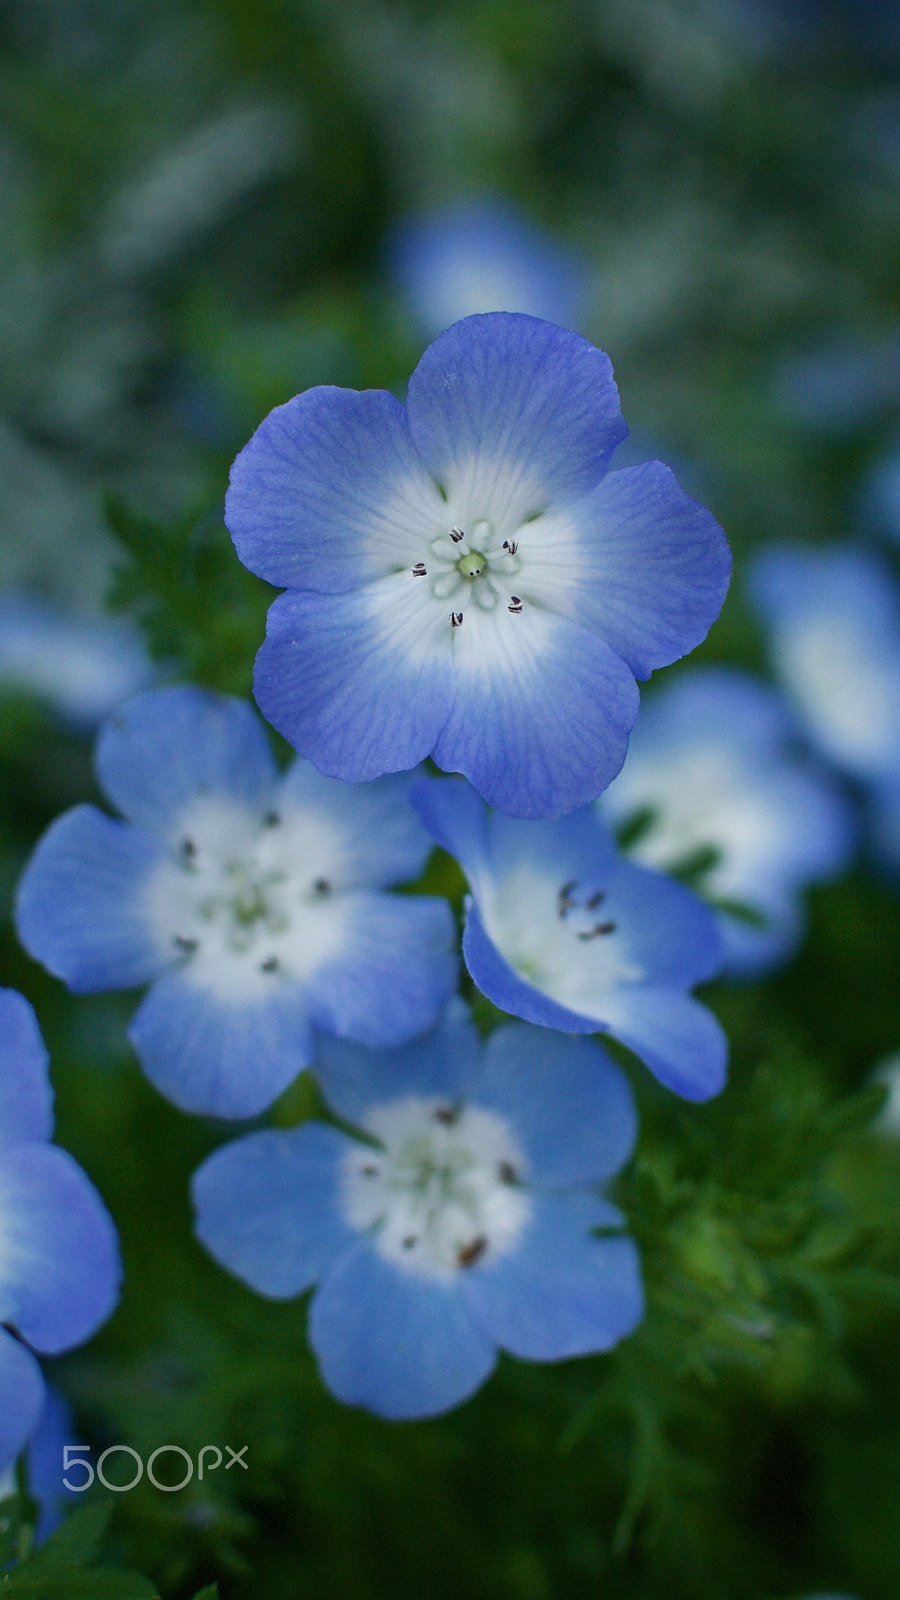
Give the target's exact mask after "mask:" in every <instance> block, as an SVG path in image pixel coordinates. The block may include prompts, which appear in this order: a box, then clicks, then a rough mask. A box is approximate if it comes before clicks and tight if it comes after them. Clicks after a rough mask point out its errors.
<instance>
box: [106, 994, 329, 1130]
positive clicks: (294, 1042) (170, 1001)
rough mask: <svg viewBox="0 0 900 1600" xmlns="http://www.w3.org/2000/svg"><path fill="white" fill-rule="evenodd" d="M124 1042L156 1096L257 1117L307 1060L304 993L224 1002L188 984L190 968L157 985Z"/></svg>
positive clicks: (185, 1106)
mask: <svg viewBox="0 0 900 1600" xmlns="http://www.w3.org/2000/svg"><path fill="white" fill-rule="evenodd" d="M273 983H274V984H278V983H279V979H278V977H277V975H275V976H274V977H273ZM128 1037H129V1039H130V1040H131V1043H132V1045H133V1046H134V1049H135V1051H136V1053H137V1055H138V1058H139V1060H140V1062H141V1065H142V1067H143V1068H144V1071H145V1072H146V1074H147V1077H148V1078H149V1079H150V1082H151V1083H153V1084H155V1085H156V1087H157V1089H158V1090H159V1091H160V1093H161V1094H164V1095H165V1096H166V1098H167V1099H168V1100H171V1101H173V1102H174V1104H175V1105H177V1106H180V1107H181V1109H182V1110H183V1111H199V1112H201V1113H204V1114H205V1115H207V1116H212V1117H255V1116H257V1115H258V1114H259V1112H261V1111H265V1110H266V1108H267V1107H268V1106H270V1105H271V1104H272V1101H273V1100H275V1099H277V1097H278V1095H280V1094H281V1092H282V1090H283V1089H286V1088H287V1086H288V1084H289V1083H292V1082H293V1080H294V1078H295V1077H296V1076H297V1074H298V1072H302V1071H303V1069H304V1067H307V1066H308V1065H309V1063H310V1061H311V1059H312V1031H311V1028H310V1023H309V1001H308V999H307V996H306V993H305V991H304V990H302V989H299V988H297V987H295V986H290V987H288V986H286V988H285V990H284V991H281V992H279V991H278V990H277V989H275V990H274V991H273V992H272V993H271V994H270V995H266V996H264V997H263V999H261V1000H254V1001H248V1002H243V1003H242V1002H241V1001H235V1002H234V1003H232V1004H229V1002H228V1001H226V1000H224V999H221V998H219V997H218V996H216V995H214V994H210V993H209V992H208V991H205V990H204V989H202V988H200V987H199V986H198V985H197V984H196V983H195V982H192V980H191V977H190V969H189V968H186V969H184V971H182V970H180V969H179V970H176V971H172V972H167V973H164V974H163V976H162V977H161V978H159V979H158V981H157V982H156V983H155V984H154V985H153V987H152V989H151V990H150V991H149V993H148V994H147V996H146V998H145V999H144V1001H143V1004H142V1005H141V1006H140V1008H139V1009H138V1011H137V1013H136V1014H135V1017H134V1019H133V1021H132V1023H131V1026H130V1028H129V1029H128Z"/></svg>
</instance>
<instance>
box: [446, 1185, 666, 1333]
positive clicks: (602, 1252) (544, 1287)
mask: <svg viewBox="0 0 900 1600" xmlns="http://www.w3.org/2000/svg"><path fill="white" fill-rule="evenodd" d="M531 1202H532V1206H533V1211H532V1216H531V1219H530V1223H529V1225H528V1228H527V1231H526V1232H523V1234H522V1235H521V1237H520V1238H519V1240H518V1243H517V1246H516V1248H515V1249H514V1250H510V1251H508V1252H507V1253H506V1254H501V1255H498V1256H496V1257H494V1258H493V1259H491V1258H488V1260H487V1261H486V1262H485V1264H484V1265H483V1266H480V1265H476V1266H475V1267H473V1268H472V1269H471V1270H470V1272H468V1273H467V1274H466V1276H465V1278H463V1279H462V1281H461V1290H460V1292H461V1296H462V1298H463V1300H464V1302H465V1304H466V1305H467V1306H468V1307H469V1308H470V1309H471V1311H472V1314H473V1316H475V1317H477V1318H478V1321H479V1322H480V1323H481V1325H482V1326H483V1327H484V1328H485V1330H486V1331H487V1333H488V1334H489V1335H490V1337H491V1338H492V1339H496V1341H497V1343H498V1344H499V1345H500V1346H501V1348H502V1349H504V1350H509V1351H510V1352H511V1353H512V1354H513V1355H515V1356H521V1357H522V1358H524V1359H525V1360H526V1361H563V1360H565V1359H566V1358H568V1357H569V1356H581V1355H589V1354H591V1353H593V1352H595V1351H600V1350H608V1349H609V1348H610V1347H611V1346H612V1345H614V1344H616V1343H617V1342H618V1341H619V1339H622V1338H624V1337H625V1335H626V1334H628V1333H631V1332H632V1330H633V1329H634V1328H636V1327H637V1325H638V1323H639V1322H640V1321H641V1319H642V1317H643V1315H644V1295H643V1288H642V1285H641V1274H640V1263H639V1258H638V1253H637V1250H636V1248H635V1245H634V1243H633V1241H632V1240H631V1239H625V1238H600V1239H598V1238H596V1237H594V1235H592V1234H591V1232H590V1231H589V1230H590V1229H591V1228H592V1227H597V1226H605V1225H608V1221H609V1209H608V1207H606V1205H605V1203H604V1202H603V1201H598V1200H597V1199H596V1198H595V1197H594V1196H593V1195H590V1194H585V1193H582V1192H578V1191H574V1192H571V1191H570V1192H568V1193H566V1192H564V1193H561V1194H540V1195H538V1194H532V1195H531Z"/></svg>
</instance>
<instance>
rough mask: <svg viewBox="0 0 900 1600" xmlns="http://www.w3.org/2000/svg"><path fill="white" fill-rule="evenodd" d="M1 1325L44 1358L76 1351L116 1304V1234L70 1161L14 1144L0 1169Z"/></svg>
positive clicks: (43, 1148) (58, 1153) (55, 1152)
mask: <svg viewBox="0 0 900 1600" xmlns="http://www.w3.org/2000/svg"><path fill="white" fill-rule="evenodd" d="M0 1238H2V1239H3V1254H2V1260H0V1306H2V1318H0V1320H2V1321H4V1322H8V1323H11V1324H12V1325H13V1327H14V1328H15V1329H16V1331H17V1332H18V1333H20V1334H21V1335H22V1337H23V1339H26V1340H27V1341H28V1343H29V1344H30V1345H33V1346H34V1348H35V1349H36V1350H39V1351H41V1352H42V1353H43V1354H45V1355H57V1354H58V1353H59V1352H60V1351H61V1350H68V1349H69V1348H70V1347H71V1346H72V1345H75V1344H80V1343H81V1342H82V1340H83V1339H87V1338H88V1337H89V1335H90V1334H92V1333H94V1332H95V1330H96V1329H97V1328H99V1326H100V1324H101V1323H102V1322H104V1321H105V1320H106V1318H107V1317H108V1316H109V1313H110V1312H111V1311H112V1309H113V1306H114V1305H115V1303H116V1300H117V1298H118V1290H119V1278H120V1268H119V1251H118V1244H117V1240H116V1231H115V1228H114V1227H113V1224H112V1220H111V1218H110V1216H109V1213H108V1212H107V1210H106V1207H105V1206H104V1204H103V1202H102V1200H101V1199H100V1196H99V1195H98V1193H97V1191H96V1189H95V1188H94V1186H93V1184H92V1183H91V1182H90V1180H89V1179H88V1178H87V1177H86V1176H85V1174H84V1173H83V1172H82V1170H81V1168H80V1167H79V1166H78V1164H77V1162H76V1161H73V1159H72V1157H71V1156H70V1155H69V1154H68V1152H67V1151H65V1150H59V1149H57V1148H56V1146H55V1145H47V1144H21V1145H16V1146H15V1147H14V1148H13V1149H11V1150H7V1151H6V1153H5V1155H4V1158H3V1165H2V1167H0Z"/></svg>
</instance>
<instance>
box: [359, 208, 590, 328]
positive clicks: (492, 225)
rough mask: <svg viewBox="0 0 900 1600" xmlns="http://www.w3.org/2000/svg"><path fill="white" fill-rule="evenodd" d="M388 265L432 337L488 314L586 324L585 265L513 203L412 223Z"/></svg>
mask: <svg viewBox="0 0 900 1600" xmlns="http://www.w3.org/2000/svg"><path fill="white" fill-rule="evenodd" d="M388 260H389V265H390V268H391V271H392V272H393V274H394V276H395V277H396V278H397V279H398V281H399V283H400V285H401V287H402V288H403V289H404V290H405V291H406V294H407V296H408V298H409V301H410V303H411V305H412V309H413V311H414V312H415V314H416V317H417V319H418V321H419V323H420V324H421V326H422V327H423V328H424V330H425V332H426V333H427V334H428V335H429V337H430V338H434V336H435V334H438V333H440V332H441V329H442V328H446V327H448V326H449V324H450V323H451V322H458V321H459V320H460V319H461V318H462V317H467V316H470V315H472V313H476V312H482V311H522V312H525V313H527V314H528V315H529V316H532V317H543V318H545V319H546V320H547V321H548V322H557V323H562V324H563V325H564V326H566V327H574V326H576V325H577V324H578V323H579V322H580V321H581V320H582V314H583V311H584V309H585V303H586V299H587V294H586V289H587V272H586V268H585V266H584V264H583V263H581V262H579V260H578V258H577V257H576V256H575V255H574V253H573V252H571V251H567V250H564V249H561V248H560V246H559V245H557V244H555V243H554V241H553V239H552V238H550V237H549V235H547V234H545V233H543V232H542V231H541V229H540V228H536V227H535V226H534V224H533V223H531V222H529V221H528V219H527V217H525V216H524V214H523V213H522V212H521V211H520V210H519V209H518V207H517V206H514V205H512V204H511V203H510V202H509V201H508V200H503V199H499V198H496V197H482V198H481V199H478V200H469V201H466V202H464V203H462V204H460V205H455V206H450V207H447V208H445V209H444V210H443V211H438V212H435V213H433V214H432V215H430V216H429V215H418V216H415V217H410V218H408V219H407V220H406V222H404V223H401V224H400V226H399V227H398V228H397V229H396V230H395V232H394V233H393V235H392V236H391V238H390V240H389V246H388Z"/></svg>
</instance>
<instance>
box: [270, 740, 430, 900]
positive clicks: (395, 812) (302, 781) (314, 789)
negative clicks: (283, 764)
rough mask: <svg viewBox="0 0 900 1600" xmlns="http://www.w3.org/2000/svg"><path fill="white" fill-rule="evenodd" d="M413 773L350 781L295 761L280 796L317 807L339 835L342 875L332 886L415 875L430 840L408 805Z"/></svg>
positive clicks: (374, 885) (377, 884)
mask: <svg viewBox="0 0 900 1600" xmlns="http://www.w3.org/2000/svg"><path fill="white" fill-rule="evenodd" d="M416 777H417V773H416V772H404V773H402V774H398V775H396V776H392V777H386V778H376V779H375V781H374V782H373V783H358V784H353V785H352V786H351V785H348V784H345V783H341V782H340V781H339V780H338V779H337V778H325V777H323V776H322V774H321V773H320V772H317V771H316V768H315V767H314V766H312V764H311V763H310V762H309V761H295V762H294V764H293V766H292V767H290V769H289V770H288V771H287V772H286V773H285V776H284V780H283V782H282V783H281V785H280V786H279V788H278V791H277V794H276V798H275V806H276V808H277V805H278V801H279V798H281V797H283V798H284V799H285V800H290V801H294V802H296V803H297V804H298V805H301V806H303V807H309V808H310V809H311V810H314V811H318V812H320V813H322V814H323V815H324V816H326V817H328V818H330V819H331V820H332V821H333V822H335V823H337V825H338V827H339V828H340V834H341V844H340V850H341V857H342V860H343V863H344V870H343V875H342V878H341V880H340V881H339V882H337V883H335V884H333V887H334V888H336V889H345V888H356V889H364V888H366V889H378V888H383V887H385V886H387V885H388V884H392V883H403V882H404V881H408V880H409V879H411V878H415V877H418V875H419V873H420V872H421V871H422V869H423V867H424V866H425V863H426V861H427V860H428V856H429V854H430V851H431V840H430V839H429V837H428V834H427V833H426V831H425V829H424V828H423V827H422V825H421V823H420V822H419V819H418V817H417V816H416V813H415V811H414V810H413V807H412V805H411V804H410V794H409V789H410V784H411V783H412V782H413V780H414V779H415V778H416Z"/></svg>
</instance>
